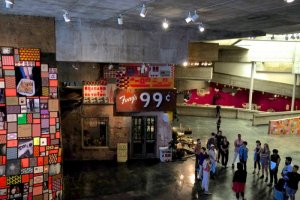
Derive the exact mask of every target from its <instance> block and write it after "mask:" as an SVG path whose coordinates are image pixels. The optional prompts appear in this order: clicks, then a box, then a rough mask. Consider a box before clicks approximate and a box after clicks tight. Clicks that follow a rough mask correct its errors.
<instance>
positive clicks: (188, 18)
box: [185, 12, 192, 23]
mask: <svg viewBox="0 0 300 200" xmlns="http://www.w3.org/2000/svg"><path fill="white" fill-rule="evenodd" d="M185 21H186V23H190V22H191V21H192V16H191V12H189V15H188V16H187V18H185Z"/></svg>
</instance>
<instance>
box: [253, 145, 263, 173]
mask: <svg viewBox="0 0 300 200" xmlns="http://www.w3.org/2000/svg"><path fill="white" fill-rule="evenodd" d="M261 150H262V149H261V142H260V141H259V140H256V147H255V149H254V171H253V174H255V173H256V165H258V172H257V175H259V172H260V152H261Z"/></svg>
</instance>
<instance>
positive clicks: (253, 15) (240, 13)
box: [0, 0, 300, 34]
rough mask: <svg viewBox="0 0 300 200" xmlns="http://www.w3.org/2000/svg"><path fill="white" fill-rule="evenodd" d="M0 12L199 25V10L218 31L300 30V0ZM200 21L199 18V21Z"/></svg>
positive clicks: (65, 0) (21, 4) (54, 0)
mask: <svg viewBox="0 0 300 200" xmlns="http://www.w3.org/2000/svg"><path fill="white" fill-rule="evenodd" d="M1 1H2V2H3V3H2V4H3V5H2V6H1V7H0V13H1V14H14V15H33V16H47V17H55V19H56V20H63V18H62V14H63V11H62V10H64V9H65V10H68V11H69V13H70V16H71V18H72V20H73V21H80V20H87V21H96V22H99V23H102V22H103V23H106V24H107V23H108V24H109V23H111V24H114V25H116V24H117V21H116V18H117V16H118V15H119V14H120V13H122V14H123V17H124V25H125V24H126V23H128V24H146V25H147V24H160V23H161V22H162V20H163V19H164V18H167V19H168V20H169V21H170V25H171V26H173V27H184V28H197V25H196V24H193V23H190V24H187V23H186V22H185V20H184V19H185V18H186V17H187V15H188V12H189V11H191V12H192V14H193V12H194V10H197V11H198V14H199V15H200V21H202V22H203V23H204V25H205V26H206V28H207V29H209V30H211V31H217V32H220V31H221V32H222V31H224V33H226V32H234V33H243V32H253V33H255V32H256V33H260V34H261V33H262V32H264V33H271V34H273V33H275V34H284V33H295V32H300V0H295V2H293V3H291V4H287V3H286V2H285V1H284V0H15V5H14V7H13V9H6V8H5V6H4V0H1ZM143 3H144V4H146V5H147V7H148V13H147V17H146V18H141V17H140V16H139V12H140V7H141V5H142V4H143ZM200 21H199V22H200Z"/></svg>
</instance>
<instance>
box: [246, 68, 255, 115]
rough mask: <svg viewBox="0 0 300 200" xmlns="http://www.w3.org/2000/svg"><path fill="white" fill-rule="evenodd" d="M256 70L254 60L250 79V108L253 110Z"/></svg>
mask: <svg viewBox="0 0 300 200" xmlns="http://www.w3.org/2000/svg"><path fill="white" fill-rule="evenodd" d="M255 71H256V64H255V62H252V66H251V81H250V90H249V103H248V104H249V110H252V95H253V83H254V75H255Z"/></svg>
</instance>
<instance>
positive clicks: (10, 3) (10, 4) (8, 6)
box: [5, 0, 15, 8]
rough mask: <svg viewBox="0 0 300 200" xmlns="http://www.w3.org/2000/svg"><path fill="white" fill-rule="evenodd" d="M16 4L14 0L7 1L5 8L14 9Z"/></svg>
mask: <svg viewBox="0 0 300 200" xmlns="http://www.w3.org/2000/svg"><path fill="white" fill-rule="evenodd" d="M14 4H15V1H14V0H5V8H13V7H14Z"/></svg>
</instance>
